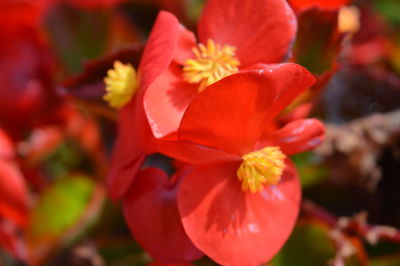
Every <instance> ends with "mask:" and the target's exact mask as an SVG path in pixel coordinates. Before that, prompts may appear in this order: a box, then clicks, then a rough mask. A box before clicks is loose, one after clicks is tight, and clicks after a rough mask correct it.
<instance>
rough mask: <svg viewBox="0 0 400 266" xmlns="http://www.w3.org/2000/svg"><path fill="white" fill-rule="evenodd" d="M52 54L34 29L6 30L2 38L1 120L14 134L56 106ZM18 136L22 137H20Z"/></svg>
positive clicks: (21, 132)
mask: <svg viewBox="0 0 400 266" xmlns="http://www.w3.org/2000/svg"><path fill="white" fill-rule="evenodd" d="M53 68H54V65H53V61H52V55H51V53H50V52H49V50H48V47H47V45H46V43H45V42H44V40H43V36H42V35H41V33H40V32H38V30H37V29H36V28H34V27H25V26H18V25H15V27H11V26H10V27H6V28H4V31H3V32H2V35H1V36H0V71H1V73H2V75H1V76H0V94H1V98H0V121H1V126H2V127H4V128H6V129H7V131H8V132H11V133H13V135H17V136H18V135H23V134H24V133H25V132H24V130H25V129H26V128H28V127H29V125H32V122H33V120H35V119H37V118H40V117H41V116H42V114H43V113H44V112H47V111H48V109H50V108H52V107H54V106H56V105H57V100H56V99H57V97H56V95H55V92H54V88H53V81H52V73H53V70H52V69H53ZM18 137H19V136H18Z"/></svg>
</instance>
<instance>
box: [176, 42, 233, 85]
mask: <svg viewBox="0 0 400 266" xmlns="http://www.w3.org/2000/svg"><path fill="white" fill-rule="evenodd" d="M235 50H236V48H235V47H233V46H230V45H224V46H221V45H220V44H216V43H215V42H214V41H213V40H208V41H207V46H205V45H204V44H199V45H198V47H193V49H192V51H193V54H194V55H195V58H194V59H188V60H186V62H185V64H184V65H183V78H184V80H186V81H187V82H189V83H199V84H200V85H199V91H202V90H204V89H205V88H206V87H207V86H209V85H211V84H212V83H214V82H216V81H218V80H220V79H222V78H224V77H226V76H229V75H231V74H234V73H236V72H238V71H239V69H238V66H239V64H240V63H239V60H238V59H237V58H236V57H235Z"/></svg>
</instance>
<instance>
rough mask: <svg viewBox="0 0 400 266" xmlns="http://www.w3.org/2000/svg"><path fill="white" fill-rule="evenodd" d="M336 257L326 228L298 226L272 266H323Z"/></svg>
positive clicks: (309, 225)
mask: <svg viewBox="0 0 400 266" xmlns="http://www.w3.org/2000/svg"><path fill="white" fill-rule="evenodd" d="M334 256H335V246H334V244H333V242H332V241H331V240H330V239H329V237H328V234H327V231H326V229H325V228H323V227H322V226H319V225H314V224H303V225H302V224H300V225H298V226H297V227H296V228H295V230H294V232H293V234H292V235H291V237H290V238H289V240H288V241H287V242H286V244H285V246H284V247H283V249H282V250H281V251H280V252H279V253H278V255H276V256H275V258H274V259H273V260H272V261H271V263H270V265H271V266H300V265H307V266H321V265H327V262H328V261H329V260H330V259H332V258H333V257H334Z"/></svg>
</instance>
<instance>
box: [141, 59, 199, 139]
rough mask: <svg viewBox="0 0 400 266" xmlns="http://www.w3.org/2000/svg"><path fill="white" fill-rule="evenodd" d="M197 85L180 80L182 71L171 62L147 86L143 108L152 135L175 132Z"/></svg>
mask: <svg viewBox="0 0 400 266" xmlns="http://www.w3.org/2000/svg"><path fill="white" fill-rule="evenodd" d="M197 88H198V85H193V84H189V83H187V82H184V81H183V80H182V71H181V69H180V67H179V66H178V65H177V64H171V66H170V67H169V68H168V70H167V71H165V72H164V73H163V74H161V76H159V77H158V78H157V79H156V80H155V81H154V82H153V83H152V84H151V85H150V86H149V87H148V88H147V91H146V93H145V96H144V108H145V112H146V115H147V118H148V120H149V123H150V127H151V129H152V132H153V135H154V136H155V137H156V138H162V137H165V136H166V135H170V134H175V133H176V131H177V130H178V127H179V123H180V121H181V119H182V116H183V113H184V112H185V110H186V108H187V106H188V105H189V103H190V102H191V101H192V100H193V98H194V97H195V96H197V94H198V91H197Z"/></svg>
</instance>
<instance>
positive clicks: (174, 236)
mask: <svg viewBox="0 0 400 266" xmlns="http://www.w3.org/2000/svg"><path fill="white" fill-rule="evenodd" d="M177 178H178V177H173V178H172V179H168V177H167V175H166V174H165V173H164V172H162V171H161V170H158V169H156V168H147V169H145V170H141V171H140V172H139V173H138V174H137V176H136V177H135V180H134V181H133V182H132V186H131V188H130V189H129V191H128V192H127V193H126V195H125V196H124V198H123V205H122V207H123V211H124V215H125V219H126V221H127V223H128V226H129V228H130V230H131V232H132V234H133V236H134V237H135V239H136V240H137V242H138V243H139V244H140V245H141V246H142V247H143V248H144V249H145V250H146V251H147V252H148V253H149V254H150V255H151V256H152V257H153V258H154V259H155V260H158V261H162V262H168V263H180V262H187V261H192V260H195V259H198V258H200V257H201V256H203V254H202V253H201V252H200V251H199V250H198V249H197V248H196V247H195V246H194V245H193V244H192V242H191V240H190V239H189V238H188V237H187V235H186V233H185V231H184V229H183V226H182V222H181V220H180V215H179V213H178V206H177V202H176V194H177V190H178V182H177Z"/></svg>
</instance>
